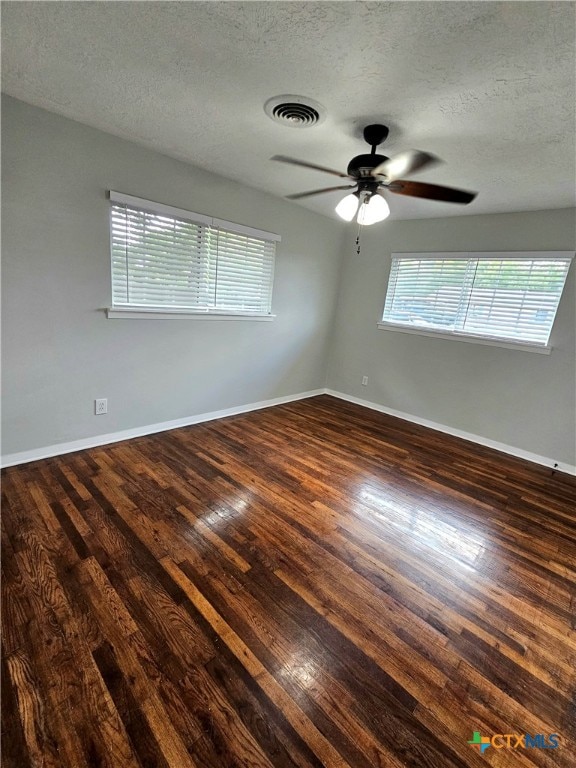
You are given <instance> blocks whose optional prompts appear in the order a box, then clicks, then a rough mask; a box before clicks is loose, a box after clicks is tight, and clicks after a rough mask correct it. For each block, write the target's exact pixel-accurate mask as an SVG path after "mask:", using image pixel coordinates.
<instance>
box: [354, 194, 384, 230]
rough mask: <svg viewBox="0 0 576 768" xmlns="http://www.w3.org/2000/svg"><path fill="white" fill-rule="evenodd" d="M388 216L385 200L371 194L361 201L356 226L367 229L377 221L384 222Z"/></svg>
mask: <svg viewBox="0 0 576 768" xmlns="http://www.w3.org/2000/svg"><path fill="white" fill-rule="evenodd" d="M388 216H390V208H389V206H388V203H387V202H386V200H384V198H383V197H381V196H380V195H378V194H373V195H371V196H370V197H366V198H364V199H363V201H362V204H361V205H360V210H359V211H358V218H357V221H358V224H362V225H363V226H365V227H367V226H370V224H376V223H377V222H378V221H384V219H387V218H388Z"/></svg>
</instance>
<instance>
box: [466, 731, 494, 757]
mask: <svg viewBox="0 0 576 768" xmlns="http://www.w3.org/2000/svg"><path fill="white" fill-rule="evenodd" d="M468 744H472V746H473V747H478V749H479V751H480V754H481V755H483V754H484V752H486V750H487V749H488V747H491V746H492V744H491V743H490V737H489V736H480V732H479V731H474V733H473V734H472V739H471V741H469V742H468Z"/></svg>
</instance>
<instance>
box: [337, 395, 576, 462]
mask: <svg viewBox="0 0 576 768" xmlns="http://www.w3.org/2000/svg"><path fill="white" fill-rule="evenodd" d="M325 392H326V394H327V395H332V397H338V398H339V399H340V400H347V401H348V402H349V403H355V404H356V405H362V406H364V407H365V408H370V409H372V410H373V411H380V413H387V414H388V415H389V416H396V418H398V419H403V420H404V421H410V422H412V423H413V424H420V425H421V426H422V427H428V428H429V429H435V430H437V431H438V432H444V433H446V434H447V435H452V436H453V437H461V438H462V439H463V440H468V441H470V442H471V443H478V444H479V445H483V446H485V447H486V448H493V449H494V450H495V451H501V452H502V453H508V454H510V456H516V457H517V458H519V459H525V460H526V461H532V462H534V463H535V464H542V465H543V466H544V467H550V468H551V469H555V470H556V471H557V472H566V473H567V474H569V475H576V466H574V465H572V464H566V463H564V462H561V461H557V460H556V459H549V458H548V457H547V456H539V455H538V454H536V453H530V451H525V450H523V449H522V448H516V447H515V446H513V445H506V443H499V442H497V441H496V440H490V439H489V438H487V437H482V435H474V434H472V433H471V432H464V431H462V430H461V429H455V428H454V427H448V426H446V424H438V423H437V422H436V421H430V420H429V419H423V418H421V417H420V416H413V415H412V414H411V413H404V412H403V411H396V410H395V409H394V408H387V407H386V406H385V405H379V404H378V403H371V402H370V401H369V400H362V399H361V398H359V397H354V396H353V395H346V394H344V393H343V392H336V391H335V390H333V389H326V390H325Z"/></svg>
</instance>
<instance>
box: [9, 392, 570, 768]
mask: <svg viewBox="0 0 576 768" xmlns="http://www.w3.org/2000/svg"><path fill="white" fill-rule="evenodd" d="M2 502H3V519H2V550H3V559H2V576H3V579H2V597H3V626H2V654H3V656H2V665H3V666H2V670H3V675H2V698H3V710H2V740H3V747H4V749H3V765H6V766H7V768H37V767H38V766H42V767H43V768H44V767H45V768H51V766H53V767H54V768H92V766H96V765H98V766H110V768H137V767H140V768H148V767H150V768H152V767H154V768H186V767H187V766H189V767H190V768H248V767H251V768H320V767H321V766H324V768H373V767H375V768H404V767H405V766H410V768H465V767H468V768H482V766H484V765H492V766H496V767H501V768H508V766H518V767H519V768H530V766H533V767H534V766H536V767H537V768H552V767H553V766H560V768H572V766H573V765H574V753H575V751H574V744H576V727H575V720H576V717H575V716H576V513H575V509H576V480H575V479H574V478H571V477H569V476H567V475H562V474H559V473H556V472H553V471H552V470H548V469H545V468H543V467H539V466H536V465H534V464H530V463H528V462H525V461H523V460H521V459H517V458H514V457H510V456H506V455H504V454H500V453H497V452H495V451H492V450H491V449H488V448H484V447H481V446H477V445H474V444H472V443H469V442H466V441H463V440H460V439H458V438H455V437H451V436H448V435H443V434H440V433H438V432H434V431H431V430H429V429H427V428H425V427H420V426H417V425H414V424H409V423H408V422H405V421H401V420H399V419H395V418H393V417H391V416H387V415H384V414H380V413H376V412H374V411H369V410H366V409H364V408H362V407H360V406H357V405H353V404H351V403H347V402H343V401H339V400H336V399H334V398H332V397H329V396H326V395H323V396H319V397H314V398H310V399H308V400H303V401H299V402H294V403H288V404H285V405H281V406H277V407H274V408H268V409H264V410H261V411H258V412H253V413H248V414H243V415H240V416H234V417H230V418H226V419H220V420H215V421H212V422H207V423H204V424H198V425H196V426H193V427H187V428H183V429H178V430H173V431H171V432H165V433H160V434H156V435H151V436H148V437H141V438H137V439H135V440H131V441H126V442H124V443H117V444H113V445H110V446H103V447H98V448H94V449H91V450H88V451H82V452H78V453H75V454H69V455H65V456H60V457H54V458H51V459H46V460H44V461H39V462H32V463H30V464H27V465H21V466H18V467H11V468H9V469H6V470H4V471H3V489H2ZM474 732H480V733H481V734H482V735H484V736H492V735H494V734H507V733H511V734H520V735H521V734H526V733H529V734H533V735H535V734H539V733H540V734H552V733H556V734H559V736H560V743H561V746H560V747H558V748H557V749H537V748H531V749H530V748H519V749H516V750H514V749H507V748H506V749H497V748H495V747H493V746H491V747H490V748H489V749H488V750H487V751H486V752H485V754H484V755H481V754H480V752H479V751H478V749H477V748H474V747H473V746H471V745H470V744H469V743H468V742H469V740H471V738H472V734H473V733H474Z"/></svg>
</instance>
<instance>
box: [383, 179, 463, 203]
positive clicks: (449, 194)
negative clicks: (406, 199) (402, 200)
mask: <svg viewBox="0 0 576 768" xmlns="http://www.w3.org/2000/svg"><path fill="white" fill-rule="evenodd" d="M385 189H388V190H389V191H390V192H394V193H395V194H396V195H408V196H410V197H425V198H426V199H427V200H442V201H443V202H445V203H462V204H463V205H467V204H468V203H471V202H472V200H474V198H475V197H476V195H477V194H478V193H477V192H467V191H466V190H465V189H454V187H440V186H438V184H422V182H420V181H405V180H404V179H398V181H393V182H392V183H391V184H389V185H388V186H387V187H385Z"/></svg>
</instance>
